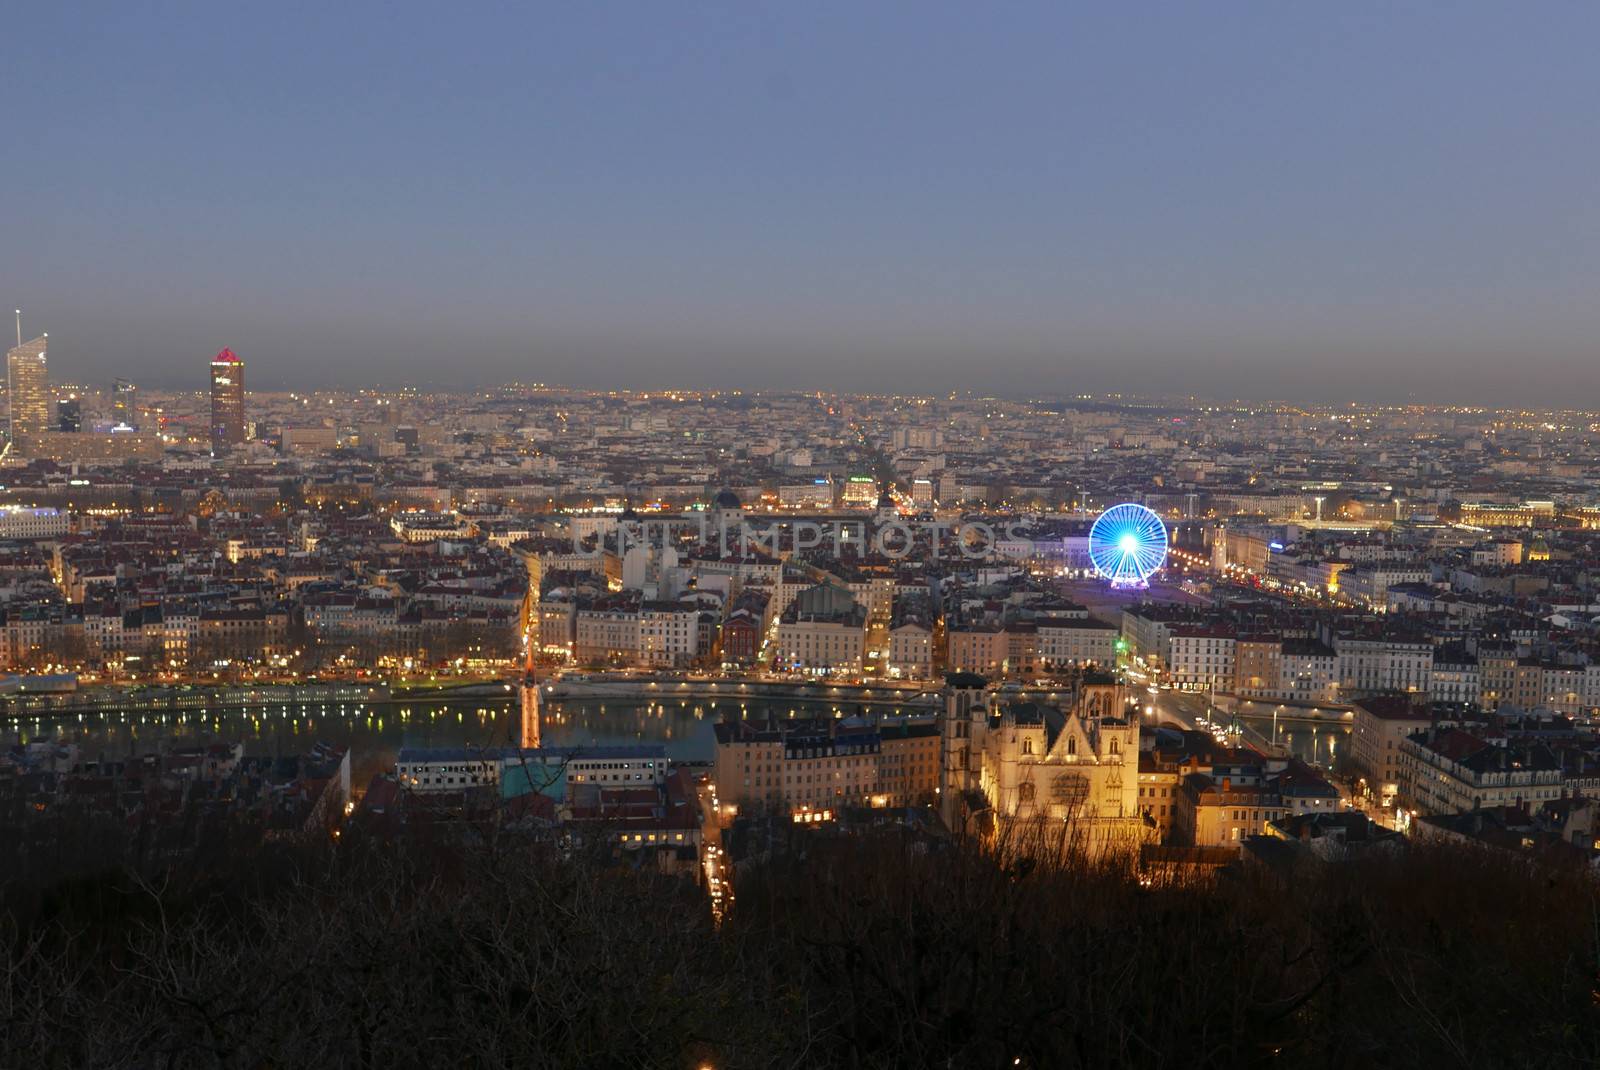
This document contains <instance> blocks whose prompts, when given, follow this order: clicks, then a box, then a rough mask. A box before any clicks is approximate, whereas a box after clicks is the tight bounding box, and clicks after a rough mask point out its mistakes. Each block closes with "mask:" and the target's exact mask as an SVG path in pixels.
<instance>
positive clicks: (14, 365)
mask: <svg viewBox="0 0 1600 1070" xmlns="http://www.w3.org/2000/svg"><path fill="white" fill-rule="evenodd" d="M49 337H50V336H49V335H45V334H41V335H40V336H39V337H37V338H35V339H34V340H33V341H31V342H24V343H22V344H21V345H19V346H17V347H16V348H15V349H13V350H11V351H10V352H9V353H7V354H6V384H7V391H8V393H9V395H10V401H11V441H12V442H16V441H17V436H19V435H36V434H39V433H41V432H44V431H48V430H50V396H49V385H50V377H49V375H48V374H47V373H46V371H45V363H44V351H45V345H46V343H47V340H48V339H49Z"/></svg>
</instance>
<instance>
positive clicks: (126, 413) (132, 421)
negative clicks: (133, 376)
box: [111, 379, 139, 431]
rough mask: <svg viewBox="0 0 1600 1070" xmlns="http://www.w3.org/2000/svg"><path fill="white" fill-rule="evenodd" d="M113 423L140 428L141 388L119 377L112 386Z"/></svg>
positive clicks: (118, 425) (134, 428)
mask: <svg viewBox="0 0 1600 1070" xmlns="http://www.w3.org/2000/svg"><path fill="white" fill-rule="evenodd" d="M111 423H112V425H113V426H115V427H128V428H132V429H133V430H135V431H137V430H139V388H138V387H136V386H134V385H133V384H132V383H130V382H128V380H126V379H118V380H117V381H116V382H115V383H113V384H112V386H111Z"/></svg>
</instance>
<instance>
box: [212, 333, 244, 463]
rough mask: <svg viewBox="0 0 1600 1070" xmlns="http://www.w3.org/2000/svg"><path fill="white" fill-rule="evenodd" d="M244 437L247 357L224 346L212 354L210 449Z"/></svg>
mask: <svg viewBox="0 0 1600 1070" xmlns="http://www.w3.org/2000/svg"><path fill="white" fill-rule="evenodd" d="M244 440H245V424H244V361H242V360H240V359H239V356H238V354H237V353H235V352H234V351H233V350H231V349H227V348H224V349H223V350H222V352H221V353H218V354H217V355H216V356H215V357H212V358H211V452H212V453H219V452H221V451H223V450H226V449H227V448H228V447H230V446H237V445H238V444H239V443H241V442H243V441H244Z"/></svg>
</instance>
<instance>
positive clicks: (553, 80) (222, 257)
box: [0, 3, 1600, 410]
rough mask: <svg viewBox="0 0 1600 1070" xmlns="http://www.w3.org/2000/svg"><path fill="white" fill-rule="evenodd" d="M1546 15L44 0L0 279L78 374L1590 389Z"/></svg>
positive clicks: (910, 386) (1547, 399)
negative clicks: (219, 366) (229, 359)
mask: <svg viewBox="0 0 1600 1070" xmlns="http://www.w3.org/2000/svg"><path fill="white" fill-rule="evenodd" d="M1536 14H1537V16H1538V17H1536V18H1529V17H1526V16H1527V15H1528V11H1527V9H1515V8H1506V7H1503V6H1498V5H1490V4H1476V3H1472V4H1461V5H1453V6H1452V7H1451V8H1450V9H1449V10H1448V12H1446V13H1444V14H1440V13H1438V12H1433V11H1425V10H1421V9H1408V8H1394V7H1392V6H1380V5H1376V4H1366V5H1346V6H1341V7H1339V8H1337V9H1332V8H1315V9H1312V8H1280V7H1270V8H1269V7H1264V6H1263V7H1255V6H1249V7H1247V6H1243V5H1227V6H1220V7H1210V6H1208V7H1204V8H1201V7H1193V6H1184V5H1156V6H1146V7H1141V8H1139V9H1137V10H1133V9H1114V10H1113V9H1107V10H1101V11H1082V12H1080V11H1073V10H1067V9H1064V8H1061V7H1060V6H1058V5H1047V4H1031V3H1030V4H1019V5H1012V6H1007V7H1004V8H998V9H996V8H979V7H972V6H968V5H924V4H888V5H873V6H871V7H862V6H861V5H852V4H833V3H822V4H814V5H806V6H804V7H799V6H793V5H781V4H750V5H740V6H738V7H736V8H710V7H707V8H686V7H666V6H661V5H650V4H642V3H621V4H612V5H604V6H595V7H583V8H556V7H549V8H545V7H532V8H530V7H525V6H506V7H504V8H497V9H494V10H493V11H491V10H490V9H487V8H473V9H470V10H466V11H453V10H452V11H447V10H444V9H439V8H435V7H432V6H428V7H424V6H420V5H414V4H406V3H402V4H398V5H361V4H351V5H341V6H340V7H339V8H338V9H337V10H323V9H322V8H321V7H319V6H317V5H284V6H274V7H272V8H271V9H261V10H259V11H253V12H246V11H240V10H231V9H217V8H215V7H213V6H207V5H177V6H173V7H167V8H164V9H162V11H161V12H160V13H152V12H149V11H142V10H136V9H132V8H129V9H125V10H124V9H111V10H102V9H100V8H98V7H95V6H78V5H72V4H62V5H49V6H38V5H36V6H35V7H33V8H30V9H28V10H26V11H20V12H18V13H16V14H15V15H14V16H13V18H12V19H11V20H10V24H9V28H10V29H12V31H13V41H14V47H13V49H12V52H13V56H12V58H11V59H9V60H8V62H7V64H6V65H5V66H4V68H3V69H0V86H3V87H4V89H5V92H6V94H7V99H8V100H9V101H10V102H11V103H12V107H11V108H10V109H9V115H10V117H11V119H12V122H11V124H10V129H9V130H8V134H9V137H8V147H9V149H10V150H11V154H12V157H13V159H12V162H11V164H10V165H9V166H7V167H6V168H4V169H3V170H0V205H3V206H4V208H5V211H4V217H3V218H4V221H5V226H4V228H3V230H0V233H3V234H4V238H5V242H4V247H5V250H6V251H5V253H4V255H0V301H3V302H7V304H5V305H4V307H5V308H7V309H9V308H11V307H16V306H20V307H21V308H22V309H23V313H24V328H25V330H26V332H27V333H28V335H29V336H30V337H31V336H32V335H35V334H38V333H40V332H41V331H49V332H50V341H51V354H50V361H51V373H52V377H53V379H55V380H56V381H58V382H60V381H77V382H87V383H100V382H109V380H110V379H111V378H112V377H114V376H118V375H122V376H128V377H131V378H134V379H136V380H140V381H143V382H146V383H148V384H150V385H152V386H159V387H164V388H181V387H192V388H193V389H200V388H202V387H203V386H204V377H205V369H206V363H207V361H208V360H209V358H210V356H211V354H213V353H215V352H216V351H217V350H219V349H221V348H222V347H223V346H230V347H232V348H233V349H234V350H235V351H236V352H238V353H239V354H240V355H241V356H242V357H243V358H244V359H245V361H246V363H247V367H248V372H247V378H248V382H249V385H250V386H251V387H252V388H255V389H261V390H271V389H293V388H296V387H299V388H305V389H314V388H318V387H326V386H338V387H350V386H359V385H363V384H367V383H383V384H400V383H419V384H434V385H441V386H442V385H450V386H456V387H490V386H495V385H500V384H503V383H505V382H508V381H512V380H520V381H525V382H533V381H542V382H548V383H552V384H561V385H566V386H572V387H578V388H597V389H608V388H633V389H660V388H671V387H678V388H684V389H746V390H806V389H822V390H834V391H841V392H850V391H862V392H895V391H899V392H905V393H919V394H929V393H943V392H946V391H949V390H960V391H972V392H974V393H978V394H993V395H996V396H1027V395H1044V394H1054V393H1062V394H1071V393H1079V392H1082V393H1104V392H1111V391H1123V392H1130V393H1137V394H1143V395H1151V394H1187V393H1194V394H1197V395H1200V396H1202V397H1206V398H1209V399H1217V400H1226V399H1232V398H1239V399H1246V400H1263V399H1270V398H1280V399H1284V400H1288V401H1299V402H1312V401H1323V402H1341V403H1343V402H1348V401H1355V402H1394V403H1400V402H1423V403H1432V402H1437V403H1455V404H1471V405H1484V406H1492V407H1502V406H1517V405H1529V406H1541V407H1544V406H1551V407H1564V408H1573V409H1580V410H1581V409H1584V408H1600V402H1597V401H1596V400H1595V399H1594V393H1593V390H1594V387H1593V384H1594V382H1595V380H1596V376H1595V368H1596V366H1597V363H1600V362H1597V357H1600V349H1597V345H1596V339H1597V338H1600V302H1596V301H1595V294H1596V293H1597V292H1600V192H1597V191H1596V189H1595V187H1594V182H1593V178H1592V176H1593V174H1594V173H1595V172H1596V170H1597V167H1596V165H1597V164H1600V137H1597V135H1600V129H1597V128H1600V112H1597V111H1596V109H1595V108H1594V104H1593V102H1594V100H1596V99H1600V74H1597V69H1600V68H1597V65H1596V64H1594V62H1593V59H1592V56H1591V55H1590V54H1589V53H1590V52H1591V48H1590V42H1591V41H1593V40H1594V38H1595V36H1596V31H1597V30H1600V9H1592V8H1563V9H1560V11H1559V13H1558V14H1559V17H1557V13H1556V12H1554V11H1553V10H1541V11H1539V12H1537V13H1536ZM6 336H7V337H8V338H9V337H10V336H11V331H10V325H9V324H8V325H7V334H6Z"/></svg>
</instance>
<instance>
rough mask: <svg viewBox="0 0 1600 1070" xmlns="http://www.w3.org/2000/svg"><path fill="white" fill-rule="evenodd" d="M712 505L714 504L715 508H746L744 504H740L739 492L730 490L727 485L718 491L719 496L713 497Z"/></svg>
mask: <svg viewBox="0 0 1600 1070" xmlns="http://www.w3.org/2000/svg"><path fill="white" fill-rule="evenodd" d="M711 505H712V508H715V509H742V508H744V507H743V506H742V505H740V504H739V496H738V495H737V494H735V493H734V492H733V491H731V490H729V489H728V488H727V487H723V488H722V489H721V490H719V491H717V496H716V497H715V498H713V499H711Z"/></svg>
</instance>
